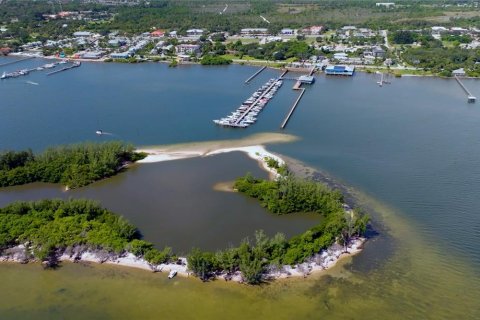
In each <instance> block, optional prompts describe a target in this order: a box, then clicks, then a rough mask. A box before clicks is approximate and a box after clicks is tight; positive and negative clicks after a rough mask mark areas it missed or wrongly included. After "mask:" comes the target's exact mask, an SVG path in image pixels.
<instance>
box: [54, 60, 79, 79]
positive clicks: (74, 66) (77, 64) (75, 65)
mask: <svg viewBox="0 0 480 320" xmlns="http://www.w3.org/2000/svg"><path fill="white" fill-rule="evenodd" d="M77 67H80V63H76V62H74V63H73V64H72V65H70V66H68V67H64V68H62V69H58V70H55V71H52V72H49V73H47V76H51V75H54V74H56V73H59V72H62V71H67V70H70V69H73V68H77Z"/></svg>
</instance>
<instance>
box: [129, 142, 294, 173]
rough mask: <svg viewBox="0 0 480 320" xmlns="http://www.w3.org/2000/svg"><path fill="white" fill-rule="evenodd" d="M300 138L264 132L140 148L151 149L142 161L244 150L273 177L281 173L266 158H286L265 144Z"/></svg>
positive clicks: (158, 160)
mask: <svg viewBox="0 0 480 320" xmlns="http://www.w3.org/2000/svg"><path fill="white" fill-rule="evenodd" d="M296 140H298V138H297V137H296V136H293V135H288V134H281V133H261V134H255V135H251V136H248V137H246V138H243V139H238V140H218V141H207V142H198V143H186V144H175V145H166V146H151V147H140V148H138V149H137V150H136V151H137V152H145V153H147V154H148V155H147V157H146V158H145V159H143V160H140V161H138V163H152V162H162V161H172V160H178V159H188V158H196V157H208V156H212V155H217V154H221V153H227V152H234V151H239V152H244V153H246V154H247V155H248V156H249V157H250V158H252V159H254V160H256V161H258V162H259V164H260V165H261V167H262V168H263V169H264V170H266V171H268V172H269V173H270V176H271V178H275V177H277V176H278V173H277V171H276V170H275V169H273V168H270V167H268V165H267V162H266V159H268V158H272V159H275V160H276V161H278V163H279V165H283V164H284V163H285V162H284V161H283V160H282V158H280V157H279V156H277V155H276V154H274V153H272V152H270V151H267V150H266V149H265V146H264V144H267V143H268V144H274V143H288V142H293V141H296Z"/></svg>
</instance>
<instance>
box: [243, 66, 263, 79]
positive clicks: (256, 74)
mask: <svg viewBox="0 0 480 320" xmlns="http://www.w3.org/2000/svg"><path fill="white" fill-rule="evenodd" d="M266 68H267V66H264V67H262V68H260V70H258V71H257V72H255V73H254V74H253V75H252V76H251V77H250V78H248V79H247V80H245V83H249V82H250V81H252V80H253V78H255V77H256V76H258V75H259V74H260V73H261V72H262V71H263V70H265V69H266Z"/></svg>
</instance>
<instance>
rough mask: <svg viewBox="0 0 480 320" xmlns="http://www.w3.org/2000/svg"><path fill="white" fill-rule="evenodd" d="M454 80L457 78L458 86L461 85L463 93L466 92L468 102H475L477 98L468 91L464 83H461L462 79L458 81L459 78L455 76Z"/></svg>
mask: <svg viewBox="0 0 480 320" xmlns="http://www.w3.org/2000/svg"><path fill="white" fill-rule="evenodd" d="M455 80H457V82H458V84H459V85H460V87H462V89H463V91H465V93H466V94H467V100H468V102H472V103H473V102H475V101H476V100H477V98H476V97H475V96H474V95H473V94H471V93H470V91H469V90H468V89H467V87H465V85H464V84H463V83H462V81H460V78H458V77H457V76H455Z"/></svg>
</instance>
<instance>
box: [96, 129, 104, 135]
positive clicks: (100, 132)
mask: <svg viewBox="0 0 480 320" xmlns="http://www.w3.org/2000/svg"><path fill="white" fill-rule="evenodd" d="M95 133H96V134H98V135H99V136H101V135H102V134H103V131H102V130H97V131H95Z"/></svg>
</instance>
